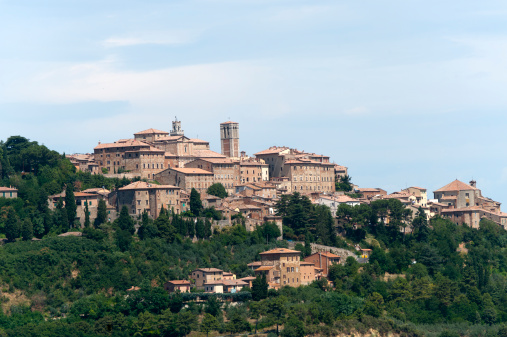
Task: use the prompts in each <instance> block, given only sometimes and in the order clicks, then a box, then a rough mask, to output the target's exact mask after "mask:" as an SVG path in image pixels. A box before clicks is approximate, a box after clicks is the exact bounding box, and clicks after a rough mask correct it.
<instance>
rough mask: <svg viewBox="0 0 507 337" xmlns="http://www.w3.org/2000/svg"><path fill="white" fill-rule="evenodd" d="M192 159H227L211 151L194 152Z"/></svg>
mask: <svg viewBox="0 0 507 337" xmlns="http://www.w3.org/2000/svg"><path fill="white" fill-rule="evenodd" d="M194 157H197V158H227V157H226V156H224V155H223V154H220V153H218V152H215V151H211V150H194Z"/></svg>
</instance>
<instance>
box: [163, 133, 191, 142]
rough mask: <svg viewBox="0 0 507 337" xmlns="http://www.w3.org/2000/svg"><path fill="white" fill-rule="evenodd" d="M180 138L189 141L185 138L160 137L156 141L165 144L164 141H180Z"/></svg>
mask: <svg viewBox="0 0 507 337" xmlns="http://www.w3.org/2000/svg"><path fill="white" fill-rule="evenodd" d="M180 138H185V139H186V140H188V139H189V138H188V137H185V136H183V135H182V136H165V137H160V138H157V139H155V141H156V142H164V141H173V140H178V139H180Z"/></svg>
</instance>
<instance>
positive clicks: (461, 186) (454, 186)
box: [433, 179, 477, 192]
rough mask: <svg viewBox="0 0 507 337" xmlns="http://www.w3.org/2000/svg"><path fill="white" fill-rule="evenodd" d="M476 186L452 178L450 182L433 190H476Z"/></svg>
mask: <svg viewBox="0 0 507 337" xmlns="http://www.w3.org/2000/svg"><path fill="white" fill-rule="evenodd" d="M476 189H477V188H475V187H472V186H470V185H468V184H465V183H464V182H462V181H459V180H458V179H456V180H454V181H453V182H452V183H449V184H447V185H445V186H444V187H441V188H439V189H438V190H436V191H433V192H454V191H466V190H476Z"/></svg>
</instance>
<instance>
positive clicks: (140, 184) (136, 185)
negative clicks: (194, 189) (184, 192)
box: [119, 181, 180, 191]
mask: <svg viewBox="0 0 507 337" xmlns="http://www.w3.org/2000/svg"><path fill="white" fill-rule="evenodd" d="M149 189H157V190H158V189H172V190H173V189H180V188H179V187H177V186H173V185H157V184H150V183H147V182H144V181H135V182H133V183H132V184H129V185H127V186H124V187H122V188H120V189H119V190H120V191H126V190H149Z"/></svg>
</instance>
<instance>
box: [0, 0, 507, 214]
mask: <svg viewBox="0 0 507 337" xmlns="http://www.w3.org/2000/svg"><path fill="white" fill-rule="evenodd" d="M506 56H507V2H505V1H487V0H486V1H467V0H464V1H428V0H426V1H407V0H399V1H389V0H386V1H378V0H370V1H347V2H346V1H337V0H334V1H318V0H313V1H298V0H269V1H265V0H245V1H242V0H194V1H149V0H145V1H124V0H123V1H115V0H108V1H103V0H101V1H98V0H89V1H85V0H83V1H77V0H75V1H72V0H58V1H57V0H46V1H25V0H12V1H7V0H0V116H1V122H0V138H1V139H4V140H5V139H6V138H7V137H8V136H10V135H14V134H21V135H23V136H26V137H29V138H31V139H33V140H37V141H39V142H41V143H44V144H46V145H47V146H49V147H51V148H54V149H56V150H58V151H61V152H63V151H65V152H67V153H70V152H91V151H92V150H93V147H94V146H95V145H96V144H97V142H98V141H99V140H100V141H102V142H112V141H114V140H117V139H119V138H127V137H131V136H132V134H133V133H134V132H137V131H140V130H144V129H147V128H150V127H154V128H158V129H163V130H169V129H170V125H171V120H172V119H173V118H174V116H178V119H180V120H182V125H183V128H184V130H185V133H186V135H188V136H191V137H197V136H199V138H202V139H206V140H208V141H210V142H211V146H212V148H213V149H214V150H216V151H220V149H219V123H220V122H223V121H226V120H228V119H229V117H230V118H231V119H232V120H235V121H237V122H239V123H240V136H241V140H240V142H241V148H242V149H243V150H245V151H247V153H248V154H252V153H255V152H257V151H260V150H262V149H264V148H266V147H269V146H271V145H287V146H291V147H295V148H298V149H304V150H307V151H311V152H318V153H324V154H327V155H330V156H331V158H332V160H333V161H335V162H337V163H339V164H342V165H346V166H348V167H349V172H350V175H351V176H352V177H353V181H354V182H355V183H357V184H359V185H361V186H363V187H382V188H385V189H387V190H388V191H389V192H392V191H395V190H399V189H401V188H404V187H406V186H413V185H415V186H421V187H426V188H428V190H429V191H433V190H435V189H437V188H439V187H441V186H443V185H445V184H447V183H448V182H450V181H452V180H454V179H456V178H458V179H460V180H463V181H465V182H468V181H469V180H470V179H472V178H474V179H476V180H477V182H478V187H480V188H481V189H482V190H483V194H484V195H485V196H489V197H492V198H494V199H497V200H498V201H500V202H502V201H504V200H505V199H506V198H505V195H506V193H505V192H504V191H505V190H506V189H507V159H506V158H505V155H504V153H505V151H504V145H505V139H506V132H505V129H506V124H507V114H506V107H507V95H506V94H505V88H506V87H507V86H506V84H507V57H506ZM506 201H507V200H506ZM506 207H507V206H506Z"/></svg>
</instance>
